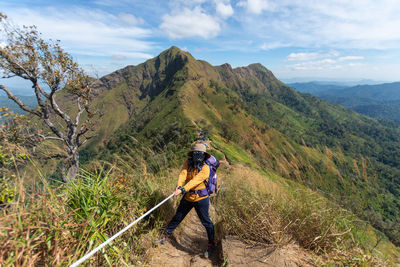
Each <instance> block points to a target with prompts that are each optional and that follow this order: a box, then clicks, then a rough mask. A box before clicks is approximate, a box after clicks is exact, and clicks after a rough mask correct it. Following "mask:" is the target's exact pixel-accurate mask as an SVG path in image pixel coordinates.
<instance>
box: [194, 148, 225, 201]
mask: <svg viewBox="0 0 400 267" xmlns="http://www.w3.org/2000/svg"><path fill="white" fill-rule="evenodd" d="M205 164H207V165H208V167H210V176H209V177H208V181H207V180H205V181H204V184H205V186H206V188H204V189H201V190H196V191H189V192H191V194H199V196H201V197H204V196H209V195H211V194H212V193H214V192H216V191H217V169H218V167H219V160H218V159H217V158H216V157H214V156H213V155H210V157H209V158H208V159H207V160H206V162H205ZM203 166H204V165H203Z"/></svg>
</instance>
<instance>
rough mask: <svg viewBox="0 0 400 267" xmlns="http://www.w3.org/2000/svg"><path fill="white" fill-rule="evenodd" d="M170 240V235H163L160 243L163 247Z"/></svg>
mask: <svg viewBox="0 0 400 267" xmlns="http://www.w3.org/2000/svg"><path fill="white" fill-rule="evenodd" d="M168 238H169V235H167V234H163V235H162V236H161V239H160V240H158V243H160V244H161V245H162V244H165V242H167V240H168Z"/></svg>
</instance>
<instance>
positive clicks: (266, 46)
mask: <svg viewBox="0 0 400 267" xmlns="http://www.w3.org/2000/svg"><path fill="white" fill-rule="evenodd" d="M289 46H291V44H289V43H282V42H264V43H263V44H262V45H261V46H260V49H261V50H272V49H275V48H279V47H289Z"/></svg>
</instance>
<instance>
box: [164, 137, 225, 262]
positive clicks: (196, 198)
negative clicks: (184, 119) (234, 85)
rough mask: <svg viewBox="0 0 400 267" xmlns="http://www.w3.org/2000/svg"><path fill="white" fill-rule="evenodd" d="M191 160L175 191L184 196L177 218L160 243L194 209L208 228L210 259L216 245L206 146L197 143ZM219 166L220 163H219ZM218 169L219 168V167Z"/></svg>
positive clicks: (185, 164)
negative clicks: (210, 212) (208, 186)
mask: <svg viewBox="0 0 400 267" xmlns="http://www.w3.org/2000/svg"><path fill="white" fill-rule="evenodd" d="M188 156H189V158H188V159H187V160H186V161H185V163H184V164H183V167H182V170H181V173H180V174H179V178H178V186H177V187H176V189H175V192H174V194H175V196H178V195H180V194H182V195H184V196H183V197H182V199H181V202H180V204H179V207H178V209H177V211H176V214H175V216H174V217H173V218H172V220H171V221H170V222H169V224H168V225H167V227H166V228H165V231H164V234H163V236H162V238H161V240H160V243H164V242H165V241H166V240H167V239H168V237H169V235H171V234H172V232H173V231H174V230H175V228H176V227H178V225H179V224H180V223H181V221H182V220H183V219H184V218H185V216H186V215H187V214H188V213H189V211H190V210H191V209H192V208H193V207H194V208H195V210H196V212H197V215H198V216H199V218H200V221H201V223H202V224H203V226H204V227H205V228H206V231H207V236H208V248H207V251H206V252H205V253H204V256H205V257H206V258H208V257H209V256H210V254H211V253H212V252H213V251H214V249H215V243H214V224H213V223H212V221H211V220H210V216H209V213H208V209H209V206H210V198H209V192H208V191H207V188H206V185H205V182H208V179H209V176H210V167H209V166H208V165H207V164H205V162H206V160H207V159H208V158H209V157H212V156H211V155H210V154H208V153H207V152H206V145H205V144H202V143H197V144H195V145H193V146H192V151H190V152H189V153H188ZM217 164H218V165H219V163H217ZM217 168H218V167H217Z"/></svg>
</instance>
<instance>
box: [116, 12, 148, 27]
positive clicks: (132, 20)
mask: <svg viewBox="0 0 400 267" xmlns="http://www.w3.org/2000/svg"><path fill="white" fill-rule="evenodd" d="M118 16H119V17H120V18H121V20H122V21H124V22H125V23H127V24H143V23H144V20H143V19H142V18H137V17H135V16H134V15H132V14H129V13H120V14H119V15H118Z"/></svg>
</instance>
